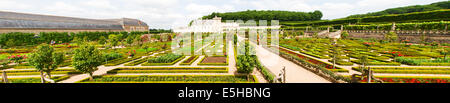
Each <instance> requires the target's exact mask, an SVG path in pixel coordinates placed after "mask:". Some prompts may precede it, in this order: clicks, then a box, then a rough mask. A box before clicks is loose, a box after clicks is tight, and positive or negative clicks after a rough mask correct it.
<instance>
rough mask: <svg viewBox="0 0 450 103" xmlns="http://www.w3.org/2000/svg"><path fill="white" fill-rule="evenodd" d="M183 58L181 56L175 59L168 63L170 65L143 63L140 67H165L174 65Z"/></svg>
mask: <svg viewBox="0 0 450 103" xmlns="http://www.w3.org/2000/svg"><path fill="white" fill-rule="evenodd" d="M185 57H186V56H181V57H180V58H178V59H176V60H175V61H172V62H170V63H148V62H146V63H144V64H141V66H167V65H174V64H176V63H177V62H179V61H181V60H183V59H184V58H185Z"/></svg>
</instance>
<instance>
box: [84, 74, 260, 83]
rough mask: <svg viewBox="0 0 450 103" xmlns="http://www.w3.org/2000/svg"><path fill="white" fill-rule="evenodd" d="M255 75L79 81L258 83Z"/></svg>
mask: <svg viewBox="0 0 450 103" xmlns="http://www.w3.org/2000/svg"><path fill="white" fill-rule="evenodd" d="M257 82H258V80H257V78H256V76H254V75H250V76H247V75H127V76H118V75H106V76H95V77H94V80H93V81H89V78H86V79H84V80H81V81H79V82H78V83H257Z"/></svg>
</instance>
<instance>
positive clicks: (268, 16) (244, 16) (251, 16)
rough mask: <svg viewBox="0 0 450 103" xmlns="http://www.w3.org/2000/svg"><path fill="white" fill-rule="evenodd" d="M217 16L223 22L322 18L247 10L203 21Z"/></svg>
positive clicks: (286, 12) (312, 13)
mask: <svg viewBox="0 0 450 103" xmlns="http://www.w3.org/2000/svg"><path fill="white" fill-rule="evenodd" d="M215 16H218V17H222V20H257V21H258V20H280V21H314V20H320V19H321V18H322V16H323V15H322V12H320V11H317V10H316V11H314V12H295V11H276V10H268V11H265V10H262V11H257V10H247V11H239V12H227V13H216V12H214V13H212V14H211V15H207V16H204V17H203V19H212V18H214V17H215Z"/></svg>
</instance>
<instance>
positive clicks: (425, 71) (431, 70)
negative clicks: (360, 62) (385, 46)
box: [352, 67, 450, 74]
mask: <svg viewBox="0 0 450 103" xmlns="http://www.w3.org/2000/svg"><path fill="white" fill-rule="evenodd" d="M352 69H353V70H356V71H360V72H361V71H362V70H361V69H360V68H358V67H353V68H352ZM371 70H372V71H373V72H375V73H405V74H450V68H445V69H444V68H442V69H437V68H424V67H422V68H420V67H419V68H414V67H393V68H389V67H384V68H383V67H379V68H375V67H374V68H373V69H372V67H371Z"/></svg>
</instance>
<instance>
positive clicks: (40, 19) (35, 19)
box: [0, 11, 149, 33]
mask: <svg viewBox="0 0 450 103" xmlns="http://www.w3.org/2000/svg"><path fill="white" fill-rule="evenodd" d="M148 30H149V28H148V25H147V24H146V23H145V22H142V21H140V20H137V19H130V18H121V19H85V18H74V17H63V16H51V15H39V14H27V13H16V12H5V11H0V33H9V32H27V33H39V32H97V31H98V32H118V31H127V32H132V31H148Z"/></svg>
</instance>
